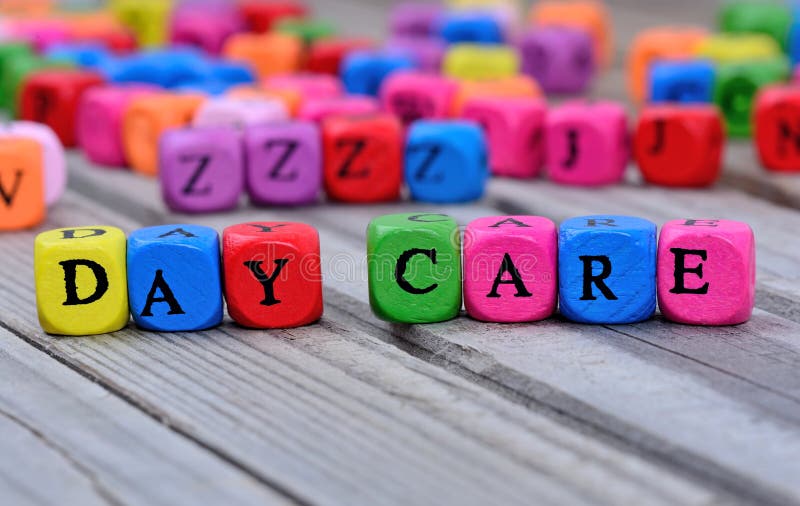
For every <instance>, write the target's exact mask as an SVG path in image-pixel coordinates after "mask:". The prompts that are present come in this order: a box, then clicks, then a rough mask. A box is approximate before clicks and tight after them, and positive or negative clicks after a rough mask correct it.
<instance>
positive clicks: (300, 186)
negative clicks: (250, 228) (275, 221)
mask: <svg viewBox="0 0 800 506" xmlns="http://www.w3.org/2000/svg"><path fill="white" fill-rule="evenodd" d="M245 158H246V160H247V169H246V170H247V178H246V181H247V190H248V192H249V194H250V200H252V201H253V202H254V203H256V204H259V205H281V206H296V205H307V204H313V203H314V202H316V201H317V199H318V198H319V194H320V190H321V188H322V140H321V136H320V131H319V127H318V126H317V125H316V124H315V123H312V122H308V121H297V122H289V123H276V124H274V125H259V126H254V127H251V128H248V129H247V131H246V133H245Z"/></svg>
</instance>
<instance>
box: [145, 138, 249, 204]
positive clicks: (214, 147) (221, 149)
mask: <svg viewBox="0 0 800 506" xmlns="http://www.w3.org/2000/svg"><path fill="white" fill-rule="evenodd" d="M158 156H159V177H160V179H161V193H162V195H163V197H164V201H165V202H166V204H167V206H168V207H169V208H170V209H172V210H173V211H177V212H185V213H210V212H216V211H227V210H230V209H234V208H236V206H237V204H238V203H239V198H240V196H241V195H242V192H243V191H244V179H245V176H244V171H245V167H244V152H243V148H242V134H241V133H240V132H239V131H238V130H237V129H235V128H233V127H205V128H184V129H177V130H168V131H167V132H165V133H164V134H162V136H161V141H160V142H159V154H158Z"/></svg>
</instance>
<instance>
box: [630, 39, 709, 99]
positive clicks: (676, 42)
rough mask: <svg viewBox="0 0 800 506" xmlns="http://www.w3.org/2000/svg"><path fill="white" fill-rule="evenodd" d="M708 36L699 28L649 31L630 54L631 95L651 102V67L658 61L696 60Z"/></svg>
mask: <svg viewBox="0 0 800 506" xmlns="http://www.w3.org/2000/svg"><path fill="white" fill-rule="evenodd" d="M707 36H708V32H707V31H706V30H705V29H703V28H697V27H661V28H653V29H650V30H645V31H643V32H641V33H639V35H637V36H636V38H635V39H634V40H633V43H632V44H631V49H630V53H628V91H629V93H630V95H631V98H632V99H633V100H634V101H636V102H640V103H641V102H644V101H645V100H647V99H648V97H647V90H649V89H650V86H649V83H648V79H649V77H648V76H649V71H650V65H651V64H652V63H653V62H655V61H657V60H677V59H681V58H693V57H694V54H695V52H696V49H697V47H698V46H699V44H700V43H701V42H702V41H703V39H705V38H706V37H707Z"/></svg>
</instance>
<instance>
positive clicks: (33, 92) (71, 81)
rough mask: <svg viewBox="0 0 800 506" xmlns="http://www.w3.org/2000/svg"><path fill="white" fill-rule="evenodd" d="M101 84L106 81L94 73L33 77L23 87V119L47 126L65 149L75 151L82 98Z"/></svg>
mask: <svg viewBox="0 0 800 506" xmlns="http://www.w3.org/2000/svg"><path fill="white" fill-rule="evenodd" d="M99 84H103V78H102V77H100V75H98V74H95V73H93V72H83V71H78V70H68V69H63V70H62V69H59V70H43V71H40V72H36V73H34V74H31V75H30V76H29V77H28V79H27V80H26V81H25V83H24V84H23V87H22V93H21V95H20V108H19V113H20V118H21V119H24V120H29V121H36V122H37V123H44V124H45V125H47V126H49V127H50V128H52V129H53V131H54V132H55V133H56V135H58V138H59V139H60V140H61V143H62V144H64V146H65V147H73V146H75V123H76V118H77V115H78V105H79V104H80V100H81V95H83V92H84V91H86V90H87V89H88V88H90V87H92V86H97V85H99Z"/></svg>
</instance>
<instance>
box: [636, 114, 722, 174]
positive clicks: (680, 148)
mask: <svg viewBox="0 0 800 506" xmlns="http://www.w3.org/2000/svg"><path fill="white" fill-rule="evenodd" d="M724 141H725V132H724V128H723V126H722V118H721V117H720V114H719V111H718V110H717V109H716V107H714V106H703V105H696V106H678V105H664V106H649V107H647V108H645V109H644V110H643V111H642V113H641V116H640V117H639V122H638V125H637V127H636V133H635V134H634V140H633V151H634V157H635V159H636V163H637V165H638V167H639V170H640V171H641V172H642V175H643V176H644V178H645V180H646V181H648V182H649V183H653V184H657V185H662V186H675V187H702V186H709V185H712V184H714V183H715V182H716V181H717V179H718V178H719V174H720V171H721V169H722V153H723V147H724Z"/></svg>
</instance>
